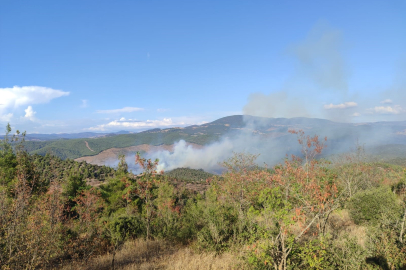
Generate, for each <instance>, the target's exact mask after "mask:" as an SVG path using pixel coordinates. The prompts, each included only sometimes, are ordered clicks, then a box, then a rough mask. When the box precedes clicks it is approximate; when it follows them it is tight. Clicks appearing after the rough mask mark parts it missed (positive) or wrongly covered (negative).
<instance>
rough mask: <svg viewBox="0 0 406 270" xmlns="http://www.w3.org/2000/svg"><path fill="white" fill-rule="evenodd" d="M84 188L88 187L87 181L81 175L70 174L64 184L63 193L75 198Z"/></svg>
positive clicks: (67, 196)
mask: <svg viewBox="0 0 406 270" xmlns="http://www.w3.org/2000/svg"><path fill="white" fill-rule="evenodd" d="M84 189H86V182H85V180H84V178H83V177H82V176H81V175H77V174H73V175H70V176H69V177H68V178H67V179H66V181H65V183H64V184H63V186H62V190H63V192H62V195H63V196H65V197H66V198H68V199H70V200H73V199H74V198H76V196H78V195H79V194H80V193H81V192H82V191H83V190H84Z"/></svg>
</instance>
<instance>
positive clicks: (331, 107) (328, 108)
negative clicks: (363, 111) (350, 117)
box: [324, 101, 358, 110]
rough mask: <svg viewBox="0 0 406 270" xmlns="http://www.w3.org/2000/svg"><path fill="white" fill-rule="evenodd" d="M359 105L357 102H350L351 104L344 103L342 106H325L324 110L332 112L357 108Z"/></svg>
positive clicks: (331, 104)
mask: <svg viewBox="0 0 406 270" xmlns="http://www.w3.org/2000/svg"><path fill="white" fill-rule="evenodd" d="M357 106H358V104H357V103H356V102H353V101H350V102H344V103H341V104H333V103H330V104H327V105H324V109H326V110H331V109H347V108H352V107H357Z"/></svg>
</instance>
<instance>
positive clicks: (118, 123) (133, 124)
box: [89, 118, 185, 131]
mask: <svg viewBox="0 0 406 270" xmlns="http://www.w3.org/2000/svg"><path fill="white" fill-rule="evenodd" d="M182 125H185V123H184V122H178V123H174V122H173V121H172V119H171V118H164V119H163V120H147V121H136V120H131V119H129V120H125V119H123V118H121V119H120V120H114V121H111V122H110V123H107V124H104V125H98V126H96V127H91V128H89V130H98V131H103V130H106V129H109V128H117V127H120V128H130V129H141V128H157V127H171V126H182Z"/></svg>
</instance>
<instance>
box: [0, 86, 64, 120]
mask: <svg viewBox="0 0 406 270" xmlns="http://www.w3.org/2000/svg"><path fill="white" fill-rule="evenodd" d="M67 95H69V92H64V91H61V90H55V89H52V88H48V87H42V86H22V87H20V86H14V87H12V88H0V104H1V105H0V120H1V121H10V119H11V117H12V116H13V114H12V113H11V112H10V110H15V109H18V108H19V107H22V106H27V105H32V104H41V103H48V102H50V101H51V100H52V99H55V98H59V97H63V96H67Z"/></svg>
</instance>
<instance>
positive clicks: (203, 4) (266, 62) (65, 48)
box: [0, 0, 406, 133]
mask: <svg viewBox="0 0 406 270" xmlns="http://www.w3.org/2000/svg"><path fill="white" fill-rule="evenodd" d="M242 113H246V114H252V115H259V116H266V117H296V116H305V117H319V118H327V119H331V120H335V121H348V122H364V121H383V120H385V121H392V120H406V1H405V0H402V1H334V2H333V1H279V3H278V2H277V1H235V0H233V1H225V0H224V1H223V0H222V1H209V0H206V1H176V0H174V1H154V0H150V1H136V0H131V1H123V0H117V1H103V0H97V1H90V0H86V1H83V0H82V1H41V0H37V1H8V0H0V125H5V124H6V123H7V122H10V123H11V125H12V126H13V127H15V128H18V129H20V130H26V131H27V132H28V133H37V132H40V133H59V132H82V131H96V132H110V131H118V130H130V131H139V130H143V129H148V128H155V127H161V128H163V127H171V126H182V125H190V124H199V123H203V122H206V121H213V120H215V119H217V118H219V117H223V116H227V115H232V114H242Z"/></svg>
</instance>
